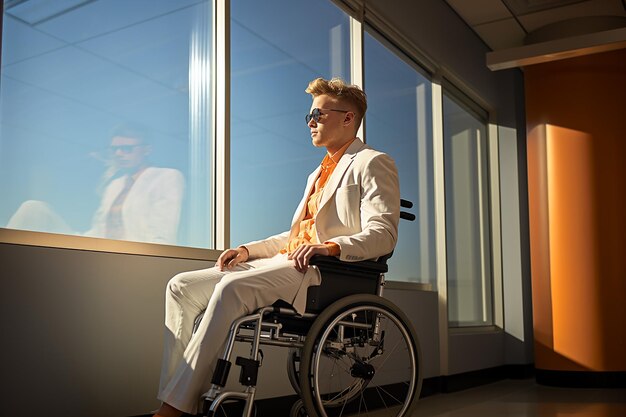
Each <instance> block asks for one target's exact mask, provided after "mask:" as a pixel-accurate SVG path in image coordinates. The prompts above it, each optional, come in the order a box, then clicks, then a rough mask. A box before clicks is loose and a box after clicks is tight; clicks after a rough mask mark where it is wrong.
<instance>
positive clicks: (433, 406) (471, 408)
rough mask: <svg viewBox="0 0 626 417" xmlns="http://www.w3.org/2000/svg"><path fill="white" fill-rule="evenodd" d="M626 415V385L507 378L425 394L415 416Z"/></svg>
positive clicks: (524, 416) (568, 416)
mask: <svg viewBox="0 0 626 417" xmlns="http://www.w3.org/2000/svg"><path fill="white" fill-rule="evenodd" d="M435 416H437V417H491V416H497V417H501V416H502V417H530V416H533V417H534V416H539V417H579V416H580V417H582V416H584V417H626V389H580V388H555V387H547V386H542V385H538V384H536V383H535V380H534V379H525V380H504V381H500V382H496V383H493V384H488V385H483V386H480V387H476V388H471V389H467V390H464V391H459V392H456V393H451V394H437V395H431V396H428V397H426V398H423V399H421V400H420V402H419V403H418V406H417V409H416V411H415V412H414V413H413V417H435Z"/></svg>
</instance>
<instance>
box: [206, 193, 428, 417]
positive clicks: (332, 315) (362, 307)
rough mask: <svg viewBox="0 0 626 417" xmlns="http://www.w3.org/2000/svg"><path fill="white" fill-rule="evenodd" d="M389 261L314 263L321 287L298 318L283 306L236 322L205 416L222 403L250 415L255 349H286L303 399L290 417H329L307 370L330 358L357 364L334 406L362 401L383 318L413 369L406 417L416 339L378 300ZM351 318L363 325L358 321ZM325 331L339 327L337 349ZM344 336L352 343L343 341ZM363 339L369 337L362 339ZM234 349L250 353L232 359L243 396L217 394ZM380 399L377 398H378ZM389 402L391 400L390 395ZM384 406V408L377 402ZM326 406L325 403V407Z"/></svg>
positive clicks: (414, 384)
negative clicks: (364, 353)
mask: <svg viewBox="0 0 626 417" xmlns="http://www.w3.org/2000/svg"><path fill="white" fill-rule="evenodd" d="M411 205H412V204H411V203H410V202H406V201H405V200H403V201H402V206H403V207H410V206H411ZM401 217H402V218H405V219H408V220H413V219H414V218H415V217H414V216H413V215H412V214H409V213H405V212H402V213H401ZM390 257H391V254H389V255H387V256H385V257H383V258H381V259H379V260H378V261H361V262H343V261H339V260H338V259H337V258H333V257H322V256H315V257H313V258H312V259H311V266H310V267H311V268H316V269H317V270H318V271H319V273H320V274H321V276H322V285H320V286H313V287H310V288H309V290H308V292H307V307H306V312H305V313H304V314H303V315H299V314H298V313H297V312H296V311H295V310H294V309H293V308H292V307H291V306H289V305H288V304H287V303H284V304H282V305H281V304H280V302H278V303H275V304H274V305H272V306H267V307H262V308H260V309H258V310H257V311H256V312H254V313H253V314H250V315H247V316H244V317H241V318H239V319H237V320H235V321H234V322H233V324H232V325H231V328H230V333H229V337H228V341H227V344H226V348H225V350H224V353H223V355H222V357H221V358H220V359H219V360H218V362H217V365H216V368H215V371H214V374H213V378H212V380H211V382H212V385H211V388H210V389H209V390H208V391H207V392H206V393H205V394H203V395H202V399H203V401H204V404H205V407H204V409H203V415H207V416H215V415H217V414H216V412H217V410H218V409H219V407H220V406H221V405H222V404H223V403H224V402H225V401H227V400H240V401H243V402H244V408H243V417H251V416H252V415H253V405H254V399H255V394H256V385H257V376H258V369H259V367H260V366H261V359H262V351H261V349H260V347H261V345H269V346H279V347H287V348H290V355H289V358H288V376H289V381H290V383H291V385H292V387H293V388H294V390H295V391H296V393H297V394H298V395H300V397H301V400H299V401H297V402H296V404H294V407H293V408H292V412H291V417H303V416H307V415H308V416H310V417H327V414H326V411H325V409H324V408H325V405H324V404H325V403H324V401H331V400H322V399H321V390H320V388H319V386H318V380H317V378H318V377H319V376H318V375H313V372H311V373H310V372H309V371H308V369H309V368H311V366H315V367H316V368H319V361H320V357H322V355H326V354H328V352H331V353H330V354H331V355H333V354H334V355H337V356H344V357H346V356H347V357H350V358H351V359H354V361H355V363H354V364H353V366H352V367H351V368H350V374H351V376H352V377H354V378H355V380H358V381H359V382H358V385H359V386H358V387H357V386H353V387H350V388H349V390H348V391H345V393H346V394H345V395H346V396H348V397H347V398H345V396H344V391H341V392H339V394H338V395H339V396H338V397H337V395H335V397H337V398H338V399H336V400H335V401H339V403H340V404H343V407H345V406H346V404H347V403H349V402H350V401H352V400H353V399H354V396H355V395H357V394H361V395H362V392H363V390H364V389H365V387H367V385H368V384H369V381H370V380H371V379H372V378H373V377H374V374H375V372H376V370H375V368H374V367H373V366H372V365H370V363H369V362H370V360H371V359H372V358H375V357H376V356H377V355H379V354H381V351H384V342H385V340H384V339H385V332H384V331H382V333H381V331H380V328H379V327H380V320H381V319H382V318H383V316H385V318H389V319H390V322H393V324H395V325H396V326H397V327H398V329H399V331H400V333H401V336H402V337H403V340H405V341H406V345H407V349H406V350H407V354H408V356H409V360H410V362H412V364H411V369H410V371H409V373H410V381H409V383H408V387H407V398H406V399H405V400H404V402H403V403H402V406H403V407H402V408H401V409H400V411H399V414H397V417H400V416H408V415H410V414H409V413H410V411H411V410H412V409H413V407H414V406H415V405H416V402H417V399H418V398H419V393H420V390H421V383H422V377H421V366H420V361H421V353H420V347H419V342H418V339H417V335H416V333H415V330H413V328H412V326H411V325H410V322H409V320H408V318H407V317H406V316H405V315H404V313H402V311H401V310H400V309H399V308H398V307H397V306H395V305H394V304H393V303H392V302H390V301H389V300H386V299H384V298H382V295H383V290H384V286H385V273H386V272H387V264H386V261H387V259H389V258H390ZM370 310H371V311H370ZM342 314H343V316H342ZM355 317H358V318H360V319H356V320H355ZM201 319H202V315H200V316H199V317H198V318H197V319H196V323H195V326H194V331H195V327H197V325H198V324H199V322H200V320H201ZM358 320H361V321H360V322H359V321H358ZM370 321H371V322H370ZM329 324H332V326H335V325H336V326H337V330H336V339H337V341H335V342H333V341H331V340H330V339H329V338H328V337H329V333H330V332H331V329H332V326H331V327H328V325H329ZM345 332H348V333H349V335H348V336H345ZM350 332H351V333H350ZM370 332H371V336H370ZM363 333H365V334H366V335H367V337H365V338H364V337H363ZM350 336H351V337H350ZM333 340H334V339H333ZM346 340H347V341H348V342H347V343H346V342H345V341H346ZM355 341H356V342H355ZM236 342H245V343H249V344H250V345H251V350H250V355H249V356H248V357H237V359H236V365H238V366H240V367H241V373H240V377H239V382H240V383H241V384H242V385H243V386H244V387H245V388H244V390H243V391H241V392H239V391H224V392H222V390H223V388H224V386H225V385H226V381H227V379H228V374H229V371H230V367H231V356H232V352H233V348H234V345H235V343H236ZM326 346H328V347H326ZM359 346H361V347H362V346H374V348H373V353H371V354H370V356H369V357H359V356H358V355H356V354H355V353H354V352H353V350H355V349H357V348H358V347H359ZM340 348H343V349H340ZM333 349H334V350H333ZM394 350H395V348H394ZM298 352H299V353H301V356H300V359H301V362H300V370H302V369H303V365H304V369H305V371H306V374H305V375H303V374H302V372H298V371H296V370H295V362H296V356H294V355H296V353H298ZM333 352H335V353H333ZM376 352H378V353H376ZM311 369H313V368H311ZM298 374H299V375H298ZM311 379H313V381H311ZM354 390H357V391H358V392H355V391H354ZM383 391H384V390H383ZM316 393H317V394H316ZM309 394H310V395H309ZM378 395H379V396H381V394H380V393H378ZM383 395H384V394H383ZM389 396H390V397H391V398H394V397H393V396H392V395H391V394H389ZM381 399H382V400H383V403H385V401H384V399H383V398H382V396H381ZM394 399H395V398H394ZM326 404H330V403H329V402H326ZM359 407H360V404H359ZM305 408H306V410H305ZM342 411H343V408H342Z"/></svg>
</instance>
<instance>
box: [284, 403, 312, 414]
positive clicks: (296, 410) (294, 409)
mask: <svg viewBox="0 0 626 417" xmlns="http://www.w3.org/2000/svg"><path fill="white" fill-rule="evenodd" d="M308 416H309V415H308V414H307V413H306V409H305V408H304V403H303V402H302V400H298V401H296V402H295V403H293V405H292V406H291V411H289V417H308Z"/></svg>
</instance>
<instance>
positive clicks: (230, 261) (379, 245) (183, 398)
mask: <svg viewBox="0 0 626 417" xmlns="http://www.w3.org/2000/svg"><path fill="white" fill-rule="evenodd" d="M306 92H307V93H310V94H311V95H312V96H313V104H312V106H311V112H310V113H309V114H308V115H307V116H306V122H307V124H308V126H309V128H310V130H311V139H312V142H313V145H315V146H318V147H321V146H323V147H325V148H326V150H327V154H326V156H325V157H324V160H323V161H322V163H321V165H320V167H318V168H317V169H316V170H315V171H314V172H313V173H312V174H311V175H310V176H309V178H308V181H307V186H306V188H305V191H304V197H303V199H302V201H301V202H300V205H299V206H298V208H297V210H296V213H295V215H294V218H293V221H292V226H291V230H289V231H286V232H284V233H281V234H278V235H275V236H271V237H269V238H267V239H264V240H260V241H256V242H251V243H248V244H245V245H242V246H239V247H237V248H235V249H228V250H226V251H224V252H223V253H222V254H221V255H220V257H219V258H218V260H217V263H216V265H215V267H213V268H209V269H205V270H200V271H192V272H185V273H182V274H179V275H177V276H175V277H174V278H173V279H172V280H171V281H170V282H169V284H168V287H167V293H166V307H165V326H166V335H165V347H164V359H163V368H162V371H161V386H160V393H159V399H160V400H161V401H162V402H163V403H162V405H161V408H160V409H159V410H158V413H157V414H156V415H155V416H162V417H178V416H180V415H181V414H182V413H183V412H186V413H190V414H195V413H196V412H197V408H198V403H199V399H200V396H201V395H202V393H204V392H205V391H206V390H208V388H209V386H210V380H211V376H212V372H213V369H214V366H215V363H216V361H217V359H218V357H219V355H220V354H222V353H223V350H224V346H225V343H226V338H227V336H228V332H229V329H230V325H231V323H232V322H233V321H234V320H235V319H237V318H239V317H241V316H244V315H246V314H249V313H252V312H253V311H255V310H256V309H258V308H260V307H263V306H267V305H271V304H272V303H274V302H275V301H277V300H278V299H283V300H285V301H287V302H289V303H291V304H292V305H293V306H294V308H295V309H296V310H297V311H298V312H300V313H303V312H304V308H305V302H306V291H307V288H308V287H309V286H310V285H318V284H319V283H320V277H319V276H318V275H317V273H316V271H315V269H313V268H311V269H309V268H308V267H309V260H310V259H311V257H312V256H313V255H330V256H337V257H339V258H340V259H342V260H345V261H360V260H365V259H376V258H378V257H380V256H383V255H386V254H388V253H389V252H391V251H392V250H393V248H394V246H395V244H396V240H397V231H398V220H399V213H400V194H399V184H398V174H397V170H396V167H395V164H394V162H393V160H392V159H391V158H390V157H389V156H387V155H386V154H384V153H381V152H378V151H375V150H373V149H371V148H370V147H368V146H367V145H365V144H364V143H363V142H361V140H360V139H358V138H357V137H356V133H357V130H358V128H359V126H360V124H361V120H362V119H363V116H364V114H365V110H366V109H367V101H366V97H365V93H363V91H362V90H361V89H360V88H359V87H357V86H353V85H347V84H345V83H344V82H343V81H342V80H340V79H336V78H334V79H332V80H330V81H328V80H324V79H322V78H318V79H316V80H313V81H311V82H310V83H309V86H308V88H307V89H306ZM205 308H206V312H205V314H204V318H203V319H202V322H201V323H200V326H199V328H198V330H197V331H196V333H195V334H193V335H192V334H191V331H192V326H193V321H194V319H195V317H196V316H197V315H198V314H199V313H200V312H201V311H202V310H204V309H205Z"/></svg>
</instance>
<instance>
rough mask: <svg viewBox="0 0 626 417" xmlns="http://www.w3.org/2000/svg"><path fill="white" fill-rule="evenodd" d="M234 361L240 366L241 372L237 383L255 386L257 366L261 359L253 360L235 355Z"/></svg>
mask: <svg viewBox="0 0 626 417" xmlns="http://www.w3.org/2000/svg"><path fill="white" fill-rule="evenodd" d="M235 363H236V364H237V365H239V366H241V374H240V375H239V383H240V384H241V385H245V386H247V387H253V386H256V379H257V376H258V374H259V366H261V361H255V360H253V359H249V358H242V357H241V356H238V357H237V360H236V361H235Z"/></svg>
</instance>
